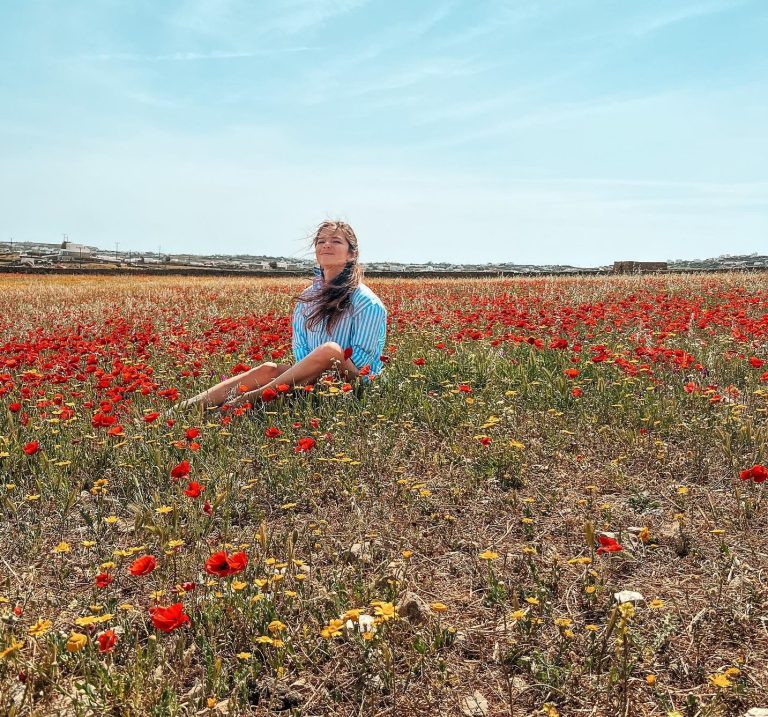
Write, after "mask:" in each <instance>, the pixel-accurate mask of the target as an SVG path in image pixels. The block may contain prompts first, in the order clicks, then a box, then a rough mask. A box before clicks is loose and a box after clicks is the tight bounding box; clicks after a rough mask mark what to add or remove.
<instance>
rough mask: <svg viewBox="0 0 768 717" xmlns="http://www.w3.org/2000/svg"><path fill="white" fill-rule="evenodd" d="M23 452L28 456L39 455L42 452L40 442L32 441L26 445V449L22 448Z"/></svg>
mask: <svg viewBox="0 0 768 717" xmlns="http://www.w3.org/2000/svg"><path fill="white" fill-rule="evenodd" d="M22 450H23V451H24V453H26V454H27V455H28V456H34V455H35V453H37V452H38V451H39V450H40V442H39V441H30V442H29V443H26V444H25V445H24V448H22Z"/></svg>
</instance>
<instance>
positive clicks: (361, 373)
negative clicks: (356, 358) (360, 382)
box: [357, 364, 371, 376]
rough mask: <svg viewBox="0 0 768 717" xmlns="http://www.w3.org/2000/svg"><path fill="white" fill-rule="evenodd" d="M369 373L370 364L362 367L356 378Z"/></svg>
mask: <svg viewBox="0 0 768 717" xmlns="http://www.w3.org/2000/svg"><path fill="white" fill-rule="evenodd" d="M370 372H371V365H370V364H365V366H363V367H362V368H361V369H360V371H359V372H358V374H357V375H358V376H367V375H368V374H369V373H370Z"/></svg>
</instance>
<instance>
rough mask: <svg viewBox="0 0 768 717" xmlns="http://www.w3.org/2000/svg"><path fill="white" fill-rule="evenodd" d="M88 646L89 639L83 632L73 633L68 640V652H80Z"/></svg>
mask: <svg viewBox="0 0 768 717" xmlns="http://www.w3.org/2000/svg"><path fill="white" fill-rule="evenodd" d="M87 644H88V638H87V637H86V636H85V635H83V633H82V632H73V633H72V634H71V635H70V636H69V639H68V640H67V644H66V648H67V652H80V650H82V649H83V648H84V647H85V646H86V645H87Z"/></svg>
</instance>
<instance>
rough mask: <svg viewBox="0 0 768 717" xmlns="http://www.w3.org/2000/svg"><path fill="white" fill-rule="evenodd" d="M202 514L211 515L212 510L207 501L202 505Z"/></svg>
mask: <svg viewBox="0 0 768 717" xmlns="http://www.w3.org/2000/svg"><path fill="white" fill-rule="evenodd" d="M203 513H205V514H206V515H211V513H213V508H211V504H210V503H209V502H208V501H207V500H206V501H205V503H204V504H203Z"/></svg>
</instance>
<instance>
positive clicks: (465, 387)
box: [459, 383, 472, 393]
mask: <svg viewBox="0 0 768 717" xmlns="http://www.w3.org/2000/svg"><path fill="white" fill-rule="evenodd" d="M459 391H461V393H472V386H470V385H469V384H466V383H460V384H459Z"/></svg>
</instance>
